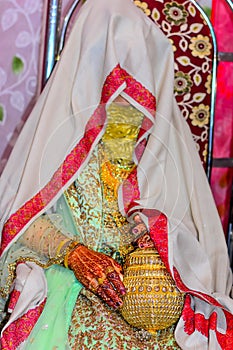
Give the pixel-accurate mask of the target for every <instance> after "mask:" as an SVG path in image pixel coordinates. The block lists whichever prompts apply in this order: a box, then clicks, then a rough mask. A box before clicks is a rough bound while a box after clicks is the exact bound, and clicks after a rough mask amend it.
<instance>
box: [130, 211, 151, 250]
mask: <svg viewBox="0 0 233 350" xmlns="http://www.w3.org/2000/svg"><path fill="white" fill-rule="evenodd" d="M134 222H135V224H136V225H135V226H134V228H133V229H132V233H133V234H135V236H136V237H139V238H136V239H135V241H134V243H133V244H134V246H136V247H139V248H141V249H146V248H153V247H154V243H153V241H152V239H151V238H150V235H149V233H148V231H147V228H146V225H145V224H144V222H143V221H142V219H141V218H140V216H139V215H135V216H134Z"/></svg>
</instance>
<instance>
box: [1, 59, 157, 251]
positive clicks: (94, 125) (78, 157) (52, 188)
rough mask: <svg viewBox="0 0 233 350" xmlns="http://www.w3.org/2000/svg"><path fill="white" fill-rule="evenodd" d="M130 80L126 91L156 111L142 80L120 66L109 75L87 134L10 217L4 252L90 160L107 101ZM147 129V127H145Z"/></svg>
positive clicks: (3, 239) (6, 229) (88, 124)
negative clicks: (39, 188)
mask: <svg viewBox="0 0 233 350" xmlns="http://www.w3.org/2000/svg"><path fill="white" fill-rule="evenodd" d="M123 82H125V83H126V85H127V86H126V88H125V90H124V91H125V92H126V93H127V94H128V95H129V96H131V97H132V98H133V99H135V100H136V101H137V102H138V103H139V104H141V105H142V106H143V107H145V108H147V110H149V111H150V113H154V112H155V107H156V103H155V97H154V96H153V95H152V94H151V93H150V92H149V91H148V90H147V89H146V88H145V87H144V86H143V85H142V84H140V83H139V82H137V81H136V80H135V79H134V78H133V77H132V76H131V75H130V74H128V73H127V72H126V70H124V69H122V68H121V67H120V65H117V66H116V67H115V68H114V69H113V71H112V72H111V73H110V74H109V76H108V77H107V78H106V81H105V83H104V87H103V90H102V98H101V104H100V105H99V107H97V109H96V110H95V112H94V113H93V115H92V116H91V118H90V119H89V121H88V123H87V125H86V129H85V134H84V137H83V138H82V139H81V141H80V142H79V143H78V144H77V145H76V146H75V147H74V149H73V150H72V151H71V152H70V154H69V155H68V156H67V157H66V159H65V160H64V162H63V163H62V165H61V166H60V167H59V168H58V170H57V171H56V172H55V174H54V175H53V177H52V178H51V180H50V181H49V183H48V184H47V185H46V186H45V187H44V188H43V189H42V190H41V191H40V192H38V193H37V194H36V195H35V196H34V197H33V198H31V199H30V200H29V201H27V202H26V203H25V204H24V205H23V206H22V207H21V208H19V209H18V211H17V212H16V213H14V214H12V215H11V216H10V218H9V219H8V221H7V222H6V223H5V225H4V228H3V233H2V245H1V253H2V252H3V251H4V249H5V248H6V247H7V246H8V244H9V243H10V242H11V241H12V239H13V238H14V237H15V236H16V235H17V234H18V233H19V232H20V231H21V230H22V229H23V228H24V226H25V225H26V224H27V223H28V222H29V221H30V220H31V219H32V218H33V217H34V216H35V215H36V214H38V213H40V212H42V211H43V209H44V208H45V207H46V206H47V205H48V204H49V203H50V202H51V200H52V199H53V198H54V196H55V195H56V194H57V193H58V192H59V191H60V190H61V189H62V188H63V187H64V186H65V185H66V183H67V182H68V181H69V180H70V179H71V178H72V177H73V176H74V175H75V173H76V172H77V170H78V169H79V167H80V166H81V165H82V163H83V161H84V160H85V159H86V157H87V155H88V154H89V151H90V149H91V146H92V144H93V141H94V140H95V139H96V137H97V136H98V134H99V132H100V131H101V129H102V127H103V124H104V120H105V118H106V113H105V107H104V105H103V103H106V102H107V101H108V100H109V98H110V97H111V96H112V94H113V93H114V92H115V91H116V90H117V89H118V88H119V87H120V86H121V85H122V83H123ZM144 130H145V129H144Z"/></svg>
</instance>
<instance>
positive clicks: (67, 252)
mask: <svg viewBox="0 0 233 350" xmlns="http://www.w3.org/2000/svg"><path fill="white" fill-rule="evenodd" d="M80 245H82V243H79V242H76V241H73V242H72V243H71V244H69V246H68V247H67V248H66V250H65V256H64V260H63V264H64V266H65V267H66V268H67V269H68V268H69V262H68V258H69V254H70V253H71V251H72V250H74V249H75V248H77V247H78V246H80Z"/></svg>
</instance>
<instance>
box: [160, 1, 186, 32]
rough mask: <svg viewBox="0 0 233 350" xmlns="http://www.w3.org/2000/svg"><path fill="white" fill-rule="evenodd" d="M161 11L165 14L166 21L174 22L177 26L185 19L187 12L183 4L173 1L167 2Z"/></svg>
mask: <svg viewBox="0 0 233 350" xmlns="http://www.w3.org/2000/svg"><path fill="white" fill-rule="evenodd" d="M163 13H164V14H165V15H166V19H167V21H168V22H171V23H174V24H175V25H177V26H178V25H180V24H181V23H185V22H186V21H187V16H188V12H187V11H186V10H185V7H184V6H183V5H180V4H178V3H177V2H175V1H173V2H171V3H167V4H166V5H165V7H164V10H163Z"/></svg>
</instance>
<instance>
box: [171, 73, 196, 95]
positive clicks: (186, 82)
mask: <svg viewBox="0 0 233 350" xmlns="http://www.w3.org/2000/svg"><path fill="white" fill-rule="evenodd" d="M192 85H193V83H192V80H191V79H190V76H189V75H188V74H185V73H183V72H176V73H175V92H176V93H177V94H178V95H184V94H186V93H187V92H189V91H190V90H191V86H192Z"/></svg>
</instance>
